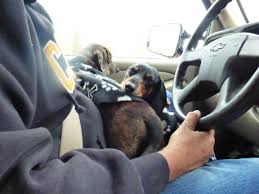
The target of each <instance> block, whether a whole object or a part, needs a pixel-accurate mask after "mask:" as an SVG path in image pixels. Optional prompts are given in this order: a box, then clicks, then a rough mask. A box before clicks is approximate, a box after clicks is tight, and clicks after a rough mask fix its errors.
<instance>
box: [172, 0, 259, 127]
mask: <svg viewBox="0 0 259 194" xmlns="http://www.w3.org/2000/svg"><path fill="white" fill-rule="evenodd" d="M230 1H231V0H228V1H222V0H218V1H216V2H215V3H214V5H213V6H212V7H211V8H210V9H209V11H208V13H207V14H206V16H205V18H204V19H203V20H202V22H201V23H200V25H199V26H198V28H197V29H196V31H195V32H194V34H193V36H192V37H191V39H190V42H189V44H188V46H187V48H186V49H185V51H184V53H183V55H182V59H181V62H180V64H179V66H178V67H177V70H176V75H175V80H174V89H173V103H174V107H175V113H176V115H177V117H178V118H179V119H180V120H184V119H185V116H186V115H185V113H184V110H183V106H184V104H185V103H186V102H191V101H195V100H204V99H207V98H208V97H210V96H213V95H215V94H216V93H219V101H218V104H217V107H216V108H215V110H214V111H212V112H211V113H210V114H208V115H205V116H203V117H201V119H200V122H199V125H200V126H199V127H200V129H201V130H208V129H209V128H210V127H214V126H216V125H220V124H223V123H226V122H229V121H232V120H234V119H236V118H237V117H239V116H240V115H242V114H243V113H244V112H246V111H247V110H248V109H249V108H250V107H251V106H252V105H253V104H254V103H255V101H256V95H255V94H254V95H251V92H252V91H255V92H257V91H258V89H259V88H258V86H257V84H256V83H259V69H258V68H257V66H255V67H250V66H249V67H246V68H244V66H241V65H233V64H237V61H239V62H238V63H240V64H241V62H242V61H247V62H251V63H254V62H257V61H258V63H259V57H258V56H259V54H257V53H256V52H255V50H256V44H254V43H253V42H254V41H255V42H258V45H259V37H258V36H256V35H254V34H249V33H235V34H229V35H227V36H224V37H221V38H218V39H217V40H214V41H213V42H211V43H209V44H208V45H206V46H205V47H203V48H202V49H200V50H199V51H194V48H195V47H196V46H197V43H198V40H199V39H200V38H201V37H202V34H203V32H204V31H205V30H206V29H207V27H208V26H209V24H210V23H211V21H212V20H213V19H214V18H215V17H216V16H217V15H218V13H220V11H221V10H222V9H223V8H224V7H225V6H226V5H227V4H228V3H229V2H230ZM257 47H258V46H257ZM258 51H259V47H258ZM240 61H241V62H240ZM189 65H194V66H199V67H200V69H199V73H198V76H196V77H195V78H194V80H192V81H191V82H190V83H189V84H188V85H187V86H185V87H182V85H181V84H182V80H183V76H184V74H185V72H186V70H187V67H188V66H189ZM240 67H242V68H244V70H245V71H247V72H249V75H250V77H249V78H245V79H244V80H246V81H245V82H244V81H241V83H239V82H240V80H241V79H240V77H242V76H243V75H242V73H240V72H238V68H240ZM242 68H241V69H242ZM244 99H245V100H244Z"/></svg>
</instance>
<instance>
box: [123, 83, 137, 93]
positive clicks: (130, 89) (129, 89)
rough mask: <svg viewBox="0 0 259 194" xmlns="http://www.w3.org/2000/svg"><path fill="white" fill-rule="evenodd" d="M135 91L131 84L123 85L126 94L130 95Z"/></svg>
mask: <svg viewBox="0 0 259 194" xmlns="http://www.w3.org/2000/svg"><path fill="white" fill-rule="evenodd" d="M134 90H135V88H134V86H133V85H132V84H126V85H125V91H126V92H127V93H132V92H133V91H134Z"/></svg>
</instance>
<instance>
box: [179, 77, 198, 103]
mask: <svg viewBox="0 0 259 194" xmlns="http://www.w3.org/2000/svg"><path fill="white" fill-rule="evenodd" d="M196 89H197V77H195V78H194V79H193V80H192V81H191V82H190V83H189V84H188V85H186V86H185V87H184V88H183V89H177V88H175V90H174V95H175V96H176V99H177V101H178V103H180V104H184V103H186V102H188V101H192V100H193V98H195V96H196V95H195V90H196Z"/></svg>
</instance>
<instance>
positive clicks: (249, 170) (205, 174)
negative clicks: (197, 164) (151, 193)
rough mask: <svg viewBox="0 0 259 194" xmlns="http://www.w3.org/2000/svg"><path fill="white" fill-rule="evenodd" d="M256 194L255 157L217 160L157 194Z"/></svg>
mask: <svg viewBox="0 0 259 194" xmlns="http://www.w3.org/2000/svg"><path fill="white" fill-rule="evenodd" d="M169 193H170V194H171V193H176V194H186V193H192V194H204V193H206V194H212V193H213V194H246V193H249V194H259V158H249V159H236V160H217V161H212V162H209V163H208V164H207V165H205V166H203V167H201V168H199V169H196V170H194V171H192V172H189V173H187V174H185V175H183V176H181V177H179V178H178V179H176V180H175V181H172V182H170V183H169V184H168V185H167V186H166V188H165V190H164V191H163V192H162V193H161V194H169Z"/></svg>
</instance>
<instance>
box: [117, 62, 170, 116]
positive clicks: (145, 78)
mask: <svg viewBox="0 0 259 194" xmlns="http://www.w3.org/2000/svg"><path fill="white" fill-rule="evenodd" d="M121 88H122V90H123V91H125V92H126V93H127V94H129V95H132V96H137V97H141V98H142V99H143V100H145V101H147V102H148V103H149V104H150V106H151V107H152V108H153V109H154V110H155V111H156V113H157V114H158V115H159V116H161V114H162V111H163V109H164V107H166V106H167V102H166V89H165V86H164V83H163V82H162V80H161V78H160V75H159V72H158V71H157V69H156V68H154V67H152V66H150V65H148V64H136V65H134V66H131V67H130V68H129V69H128V70H127V71H126V74H125V78H124V80H123V81H122V83H121Z"/></svg>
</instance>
